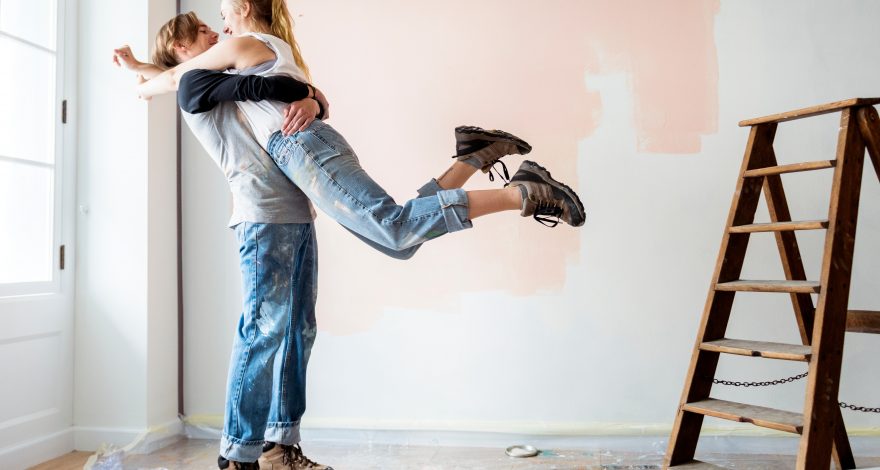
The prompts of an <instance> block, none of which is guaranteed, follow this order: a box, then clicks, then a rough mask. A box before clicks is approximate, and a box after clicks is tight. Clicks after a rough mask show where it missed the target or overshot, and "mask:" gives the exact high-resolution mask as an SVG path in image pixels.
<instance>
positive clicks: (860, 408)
mask: <svg viewBox="0 0 880 470" xmlns="http://www.w3.org/2000/svg"><path fill="white" fill-rule="evenodd" d="M807 374H809V371H808V372H804V373H803V374H799V375H794V376H792V377H787V378H784V379H776V380H770V381H767V382H734V381H731V380H723V379H712V383H713V384H718V385H730V386H733V387H767V386H769V385H780V384H784V383H789V382H794V381H795V380H800V379H802V378H804V377H806V376H807ZM839 405H840V407H841V408H846V409H849V410H853V411H861V412H863V413H880V407H877V408H868V407H867V406H857V405H850V404H849V403H844V402H839Z"/></svg>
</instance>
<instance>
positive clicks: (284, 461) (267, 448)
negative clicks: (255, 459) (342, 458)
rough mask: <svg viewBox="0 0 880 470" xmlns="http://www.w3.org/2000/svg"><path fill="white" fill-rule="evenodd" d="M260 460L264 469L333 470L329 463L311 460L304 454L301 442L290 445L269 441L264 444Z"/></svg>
mask: <svg viewBox="0 0 880 470" xmlns="http://www.w3.org/2000/svg"><path fill="white" fill-rule="evenodd" d="M259 462H260V468H261V469H263V470H333V468H332V467H330V466H328V465H321V464H319V463H317V462H313V461H311V460H309V458H308V457H306V456H305V455H303V452H302V448H300V446H299V444H295V445H292V446H288V445H284V444H276V443H274V442H267V443H266V444H264V445H263V455H261V456H260V461H259Z"/></svg>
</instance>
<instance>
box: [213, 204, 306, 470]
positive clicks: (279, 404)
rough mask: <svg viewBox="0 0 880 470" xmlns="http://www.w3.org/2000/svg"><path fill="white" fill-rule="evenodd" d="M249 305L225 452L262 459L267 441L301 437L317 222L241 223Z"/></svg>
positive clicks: (233, 368) (240, 333) (238, 345)
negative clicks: (300, 424) (264, 442)
mask: <svg viewBox="0 0 880 470" xmlns="http://www.w3.org/2000/svg"><path fill="white" fill-rule="evenodd" d="M235 234H236V236H237V237H238V243H239V254H240V258H241V276H242V284H243V300H244V307H243V311H242V314H241V319H240V320H239V323H238V328H237V329H236V331H235V338H234V339H233V343H232V357H231V359H230V362H229V377H228V382H227V388H226V412H225V416H224V424H223V435H222V439H221V441H220V454H221V455H222V456H223V457H225V458H227V459H229V460H235V461H241V462H253V461H256V460H257V459H258V458H259V456H260V454H261V453H262V445H263V441H264V439H265V440H267V441H272V442H277V443H281V444H295V443H298V442H299V441H300V434H299V422H300V418H301V417H302V415H303V413H304V412H305V409H306V366H307V364H308V362H309V354H310V352H311V349H312V343H313V342H314V340H315V333H316V331H317V329H316V326H315V300H316V297H317V285H318V284H317V283H318V247H317V241H316V240H315V230H314V224H311V223H308V224H255V223H249V222H244V223H241V224H238V225H237V226H236V227H235Z"/></svg>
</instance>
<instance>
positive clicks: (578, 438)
mask: <svg viewBox="0 0 880 470" xmlns="http://www.w3.org/2000/svg"><path fill="white" fill-rule="evenodd" d="M222 426H223V417H222V416H218V415H199V416H190V417H186V418H184V429H185V434H186V436H187V437H188V438H190V439H215V440H216V439H219V438H220V430H221V428H222ZM670 432H671V427H670V425H669V424H630V423H597V424H565V423H552V424H551V423H544V424H540V425H539V424H534V423H499V422H486V423H482V422H448V421H442V422H441V421H433V422H409V421H406V422H405V421H390V420H383V421H370V420H347V419H332V420H330V419H308V418H306V419H303V427H302V437H303V440H304V441H306V442H308V441H323V442H326V441H333V442H349V443H367V442H368V443H372V444H388V445H407V446H454V447H501V448H504V447H506V446H509V445H512V444H518V443H528V444H532V445H535V446H538V447H542V448H545V449H550V448H556V449H566V448H584V447H589V448H601V449H614V450H617V451H633V452H640V451H645V450H649V449H650V453H659V454H661V455H662V454H663V453H665V451H666V443H667V440H668V438H669V433H670ZM849 434H850V441H851V443H852V446H853V449H854V451H855V452H856V453H857V455H868V456H876V455H880V429H877V428H864V429H850V430H849ZM797 445H798V436H793V435H791V434H788V433H783V432H778V431H773V430H769V429H764V428H756V427H743V426H737V427H708V426H707V427H704V428H703V432H702V433H701V437H700V449H701V450H702V451H703V452H708V453H715V452H717V453H726V452H727V453H729V452H731V451H732V450H735V451H736V453H743V454H761V453H768V454H772V453H777V454H783V455H784V454H790V453H793V452H794V451H793V449H795V450H796V449H797Z"/></svg>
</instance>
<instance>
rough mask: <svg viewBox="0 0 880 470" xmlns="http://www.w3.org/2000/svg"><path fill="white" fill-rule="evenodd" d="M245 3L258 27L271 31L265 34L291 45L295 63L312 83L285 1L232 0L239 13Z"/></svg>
mask: <svg viewBox="0 0 880 470" xmlns="http://www.w3.org/2000/svg"><path fill="white" fill-rule="evenodd" d="M245 3H247V4H248V5H249V6H250V9H251V13H252V15H251V20H252V21H254V22H255V24H256V25H257V26H259V27H262V28H266V27H268V29H269V31H264V32H268V33H271V34H272V35H273V36H277V37H279V38H281V39H282V40H284V42H286V43H287V44H288V45H290V49H291V51H293V61H294V62H295V63H296V65H297V67H299V68H300V70H302V71H303V73H304V74H305V76H306V78H307V79H308V80H309V81H310V82H311V81H312V74H311V72H310V71H309V66H308V65H306V61H305V60H303V57H302V52H300V50H299V45H298V44H297V43H296V38H294V37H293V19H292V18H291V17H290V12H289V11H287V3H286V2H285V0H232V5H233V6H234V8H235V9H236V11H239V12H240V11H241V7H242V5H243V4H245Z"/></svg>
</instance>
